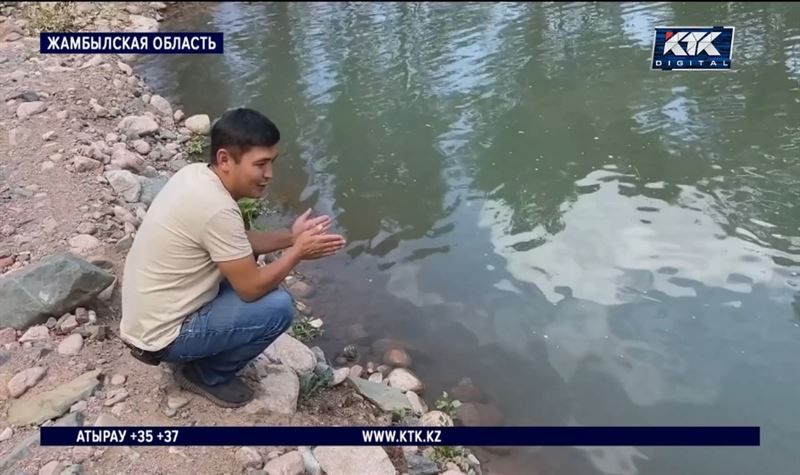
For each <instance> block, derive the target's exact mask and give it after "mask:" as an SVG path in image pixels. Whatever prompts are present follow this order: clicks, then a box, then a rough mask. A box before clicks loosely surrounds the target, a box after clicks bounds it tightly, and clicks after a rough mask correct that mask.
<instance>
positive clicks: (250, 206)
mask: <svg viewBox="0 0 800 475" xmlns="http://www.w3.org/2000/svg"><path fill="white" fill-rule="evenodd" d="M239 210H240V211H241V212H242V219H243V220H244V228H245V229H247V230H250V229H251V228H252V227H253V226H254V224H255V220H256V218H258V217H259V216H260V215H261V214H262V213H263V212H264V206H263V205H262V204H261V202H259V201H258V200H256V199H253V198H242V199H240V200H239Z"/></svg>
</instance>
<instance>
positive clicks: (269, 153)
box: [228, 145, 278, 199]
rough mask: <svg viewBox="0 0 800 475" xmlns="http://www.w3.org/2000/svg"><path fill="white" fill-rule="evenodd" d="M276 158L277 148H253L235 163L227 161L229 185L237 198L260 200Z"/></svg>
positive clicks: (270, 177)
mask: <svg viewBox="0 0 800 475" xmlns="http://www.w3.org/2000/svg"><path fill="white" fill-rule="evenodd" d="M277 157H278V146H277V145H273V146H272V147H253V148H251V149H250V150H248V151H247V152H246V153H244V154H243V155H242V157H241V159H240V160H239V163H236V162H235V161H233V160H232V159H231V160H230V161H228V165H229V169H228V173H229V176H230V178H231V184H232V187H233V189H234V190H235V194H236V195H237V199H239V198H256V199H257V198H261V196H263V194H264V190H265V189H266V187H267V183H268V182H269V181H270V180H271V179H272V164H273V162H274V161H275V159H276V158H277ZM232 191H233V190H232Z"/></svg>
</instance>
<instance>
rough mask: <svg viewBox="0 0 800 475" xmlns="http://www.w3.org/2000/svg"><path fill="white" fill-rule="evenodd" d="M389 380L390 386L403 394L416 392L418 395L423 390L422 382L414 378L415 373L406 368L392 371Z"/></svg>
mask: <svg viewBox="0 0 800 475" xmlns="http://www.w3.org/2000/svg"><path fill="white" fill-rule="evenodd" d="M377 374H380V373H377ZM387 379H388V380H389V386H391V387H393V388H397V389H399V390H401V391H403V392H406V391H414V392H417V393H418V392H420V391H422V389H423V384H422V381H420V380H419V378H417V377H416V376H414V373H412V372H411V371H409V370H407V369H405V368H397V369H394V370H392V372H391V373H389V376H388V377H387Z"/></svg>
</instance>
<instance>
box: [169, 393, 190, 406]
mask: <svg viewBox="0 0 800 475" xmlns="http://www.w3.org/2000/svg"><path fill="white" fill-rule="evenodd" d="M187 404H189V399H187V398H186V397H184V396H182V395H180V394H170V395H169V396H168V397H167V407H168V408H170V409H180V408H182V407H184V406H185V405H187Z"/></svg>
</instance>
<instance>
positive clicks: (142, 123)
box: [117, 115, 158, 136]
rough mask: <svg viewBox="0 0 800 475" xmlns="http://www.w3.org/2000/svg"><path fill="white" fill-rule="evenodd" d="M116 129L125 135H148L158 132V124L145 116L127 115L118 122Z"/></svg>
mask: <svg viewBox="0 0 800 475" xmlns="http://www.w3.org/2000/svg"><path fill="white" fill-rule="evenodd" d="M117 128H118V129H119V130H121V131H122V132H123V133H125V134H130V135H138V136H143V135H150V134H154V133H156V132H157V131H158V122H156V121H155V120H153V118H152V117H150V116H146V115H129V116H128V117H125V118H124V119H122V120H121V121H119V124H118V125H117Z"/></svg>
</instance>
